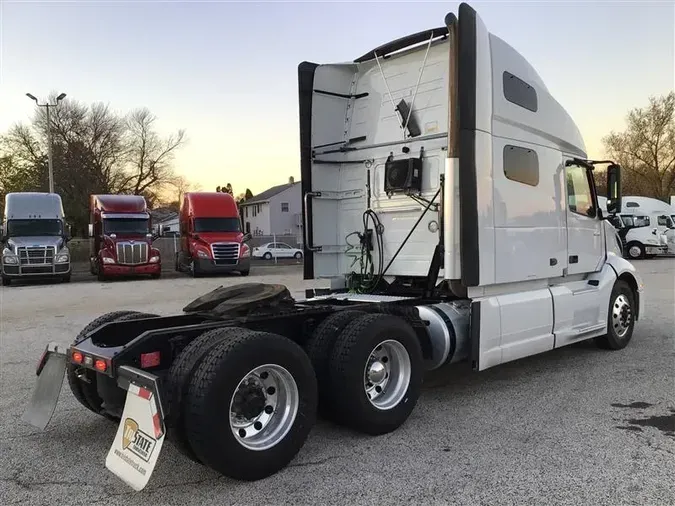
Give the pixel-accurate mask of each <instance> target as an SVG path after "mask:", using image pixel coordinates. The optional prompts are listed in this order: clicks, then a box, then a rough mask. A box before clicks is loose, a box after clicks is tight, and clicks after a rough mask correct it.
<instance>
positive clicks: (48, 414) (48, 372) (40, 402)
mask: <svg viewBox="0 0 675 506" xmlns="http://www.w3.org/2000/svg"><path fill="white" fill-rule="evenodd" d="M58 348H59V347H58V345H57V344H55V343H49V344H48V345H47V347H46V348H45V351H44V353H43V355H42V358H41V359H40V362H39V364H38V369H37V374H38V379H37V382H36V383H35V388H34V389H33V397H32V399H31V400H30V404H28V407H27V408H26V411H24V413H23V415H22V416H21V420H22V421H23V422H26V423H28V424H30V425H32V426H34V427H37V428H38V429H40V430H44V429H45V427H47V425H48V424H49V421H50V420H51V419H52V416H54V411H55V410H56V403H57V402H58V400H59V395H60V394H61V387H62V386H63V377H64V376H65V374H66V360H67V355H66V354H65V353H64V352H61V351H59V349H58Z"/></svg>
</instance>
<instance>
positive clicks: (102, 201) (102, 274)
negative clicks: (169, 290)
mask: <svg viewBox="0 0 675 506" xmlns="http://www.w3.org/2000/svg"><path fill="white" fill-rule="evenodd" d="M90 210H91V213H90V222H89V237H90V238H91V240H90V265H91V273H92V274H94V275H96V276H98V279H99V281H105V280H106V279H108V278H112V277H118V276H137V275H149V276H150V277H152V278H159V277H160V275H161V272H162V263H161V256H160V252H159V250H158V249H157V248H153V247H152V242H153V240H154V239H155V238H156V236H154V235H153V234H152V233H151V231H152V226H151V220H150V213H149V212H148V209H147V204H146V202H145V198H144V197H143V196H141V195H91V197H90Z"/></svg>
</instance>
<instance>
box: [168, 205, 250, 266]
mask: <svg viewBox="0 0 675 506" xmlns="http://www.w3.org/2000/svg"><path fill="white" fill-rule="evenodd" d="M179 222H180V251H179V252H178V253H176V270H177V271H178V272H188V273H190V274H191V275H192V276H195V277H196V276H200V275H201V274H211V273H213V274H216V273H225V272H239V273H240V274H241V275H242V276H248V274H249V272H250V270H251V248H250V247H249V246H248V244H246V242H247V241H248V240H250V239H251V235H250V234H244V233H243V232H242V227H241V218H240V215H239V209H238V208H237V203H236V202H235V200H234V197H233V196H232V195H230V194H229V193H220V192H188V193H186V194H185V195H184V196H183V200H182V202H181V207H180V216H179Z"/></svg>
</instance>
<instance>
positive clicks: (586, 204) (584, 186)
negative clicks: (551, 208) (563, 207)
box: [567, 165, 596, 218]
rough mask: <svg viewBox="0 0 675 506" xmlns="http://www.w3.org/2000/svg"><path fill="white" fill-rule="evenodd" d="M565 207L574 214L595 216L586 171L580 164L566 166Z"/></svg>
mask: <svg viewBox="0 0 675 506" xmlns="http://www.w3.org/2000/svg"><path fill="white" fill-rule="evenodd" d="M567 207H568V208H569V210H570V211H572V212H573V213H576V214H581V215H583V216H588V217H589V218H595V216H596V209H595V206H594V205H593V192H592V190H591V182H590V180H589V177H588V171H587V170H586V169H585V168H584V167H581V166H580V165H570V166H569V167H567Z"/></svg>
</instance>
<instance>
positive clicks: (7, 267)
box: [2, 263, 70, 279]
mask: <svg viewBox="0 0 675 506" xmlns="http://www.w3.org/2000/svg"><path fill="white" fill-rule="evenodd" d="M69 274H70V264H69V263H67V264H46V265H17V264H2V275H3V276H4V277H5V278H10V279H25V278H52V277H58V278H62V277H65V276H67V275H69Z"/></svg>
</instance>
